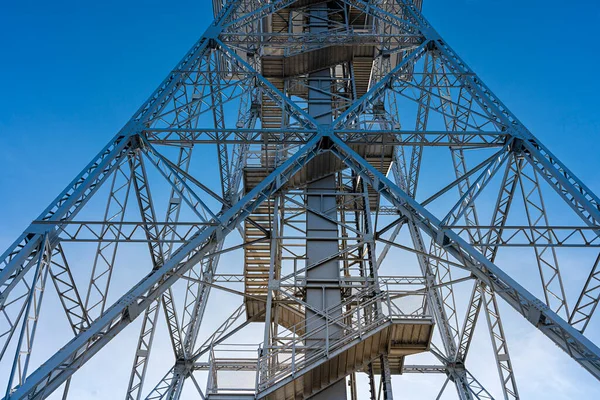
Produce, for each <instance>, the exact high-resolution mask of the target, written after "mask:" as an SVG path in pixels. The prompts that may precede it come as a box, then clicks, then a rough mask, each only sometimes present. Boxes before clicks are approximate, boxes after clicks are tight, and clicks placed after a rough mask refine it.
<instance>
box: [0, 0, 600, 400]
mask: <svg viewBox="0 0 600 400" xmlns="http://www.w3.org/2000/svg"><path fill="white" fill-rule="evenodd" d="M424 3H425V5H424V13H425V16H426V17H427V18H428V19H429V21H430V22H431V23H432V24H433V25H434V26H435V27H436V29H437V30H438V32H439V33H440V34H441V35H442V36H443V37H444V38H445V39H446V40H447V41H448V42H449V43H450V45H451V46H452V47H453V48H454V49H455V50H456V51H457V52H458V53H459V54H460V55H461V57H462V58H463V59H464V60H465V61H466V62H467V63H468V64H469V65H470V66H471V68H472V69H473V70H475V71H476V72H477V73H478V74H479V76H480V77H481V78H482V79H483V80H484V81H485V82H486V83H487V85H488V86H489V87H491V88H492V90H494V92H495V93H496V94H497V95H498V96H499V97H500V98H501V99H502V100H503V102H504V103H505V104H506V105H508V106H509V108H511V110H512V111H513V112H514V113H515V114H516V115H517V116H518V117H519V118H520V119H521V120H522V121H523V122H524V123H525V124H526V125H527V126H528V127H529V129H530V130H531V131H532V132H533V133H534V134H535V135H536V136H537V137H538V138H540V139H541V140H542V141H543V142H544V143H545V144H546V145H547V146H548V147H549V148H550V149H551V150H553V151H554V153H555V154H556V155H558V156H559V158H561V160H562V161H563V162H565V163H566V164H567V165H568V166H569V167H570V168H571V169H572V170H573V171H574V172H575V173H576V174H577V175H578V176H579V177H580V178H581V179H582V180H583V181H584V182H585V183H587V184H588V186H590V187H591V188H592V190H595V191H596V192H600V177H599V175H598V173H597V171H598V167H599V166H600V160H599V159H598V157H597V154H598V152H599V150H600V143H599V142H598V140H597V133H598V132H599V131H600V113H599V112H598V109H599V108H600V100H599V97H598V93H599V92H600V83H599V81H598V80H597V79H596V77H597V70H598V63H599V61H600V59H599V54H600V44H599V43H598V40H597V38H598V32H597V26H598V25H599V23H600V4H598V3H597V2H595V1H590V0H583V1H578V2H564V1H557V0H549V1H541V0H530V1H515V0H509V1H499V0H485V1H484V0H456V1H447V0H424ZM211 19H212V12H211V10H210V2H209V1H179V2H176V3H175V2H166V1H157V0H149V1H127V2H124V1H120V2H117V1H112V0H111V1H104V2H101V3H100V2H76V1H60V0H58V1H54V2H43V1H19V2H10V4H8V2H5V3H3V5H2V6H0V49H1V50H0V51H1V52H2V53H1V54H2V57H1V58H0V76H1V77H2V79H3V83H2V90H3V96H1V97H0V171H1V172H0V193H2V196H0V209H2V210H3V214H4V216H3V218H2V222H1V223H0V247H1V248H5V247H6V246H7V245H9V244H10V243H11V242H12V240H14V238H15V237H16V236H17V235H18V234H19V233H20V232H21V231H22V230H23V229H24V228H25V227H26V226H27V224H28V223H29V222H30V221H31V220H32V219H33V218H35V217H36V216H37V215H38V214H39V212H41V211H42V210H43V209H44V208H45V207H46V205H47V204H48V203H49V202H50V201H51V200H52V199H53V198H54V197H55V196H56V194H57V193H58V192H59V191H61V190H62V189H63V188H64V186H65V185H66V184H67V183H68V182H69V181H70V180H71V179H72V178H73V176H74V175H75V174H76V173H78V172H79V171H80V169H81V168H82V167H83V166H84V165H85V164H86V163H87V162H88V161H89V160H90V158H91V157H92V156H93V155H94V154H95V153H96V152H97V151H98V150H99V149H100V148H101V147H102V146H103V145H104V144H105V143H106V142H107V141H108V140H109V139H110V138H111V137H112V136H113V135H114V133H115V132H116V131H117V130H118V129H119V128H120V127H121V126H122V125H123V124H124V123H125V122H126V121H127V120H128V118H129V117H130V116H131V114H132V113H133V112H134V111H135V110H136V109H137V107H138V106H139V105H140V104H141V103H142V102H143V101H144V100H145V99H146V97H147V96H148V95H149V94H150V93H151V92H152V90H153V89H154V88H155V87H156V86H157V85H158V83H159V82H160V81H161V80H162V79H163V77H164V76H165V75H166V74H167V73H168V72H169V71H170V69H171V68H172V67H173V65H174V64H175V63H176V62H177V61H178V60H179V59H180V58H181V56H182V55H183V54H184V53H185V51H187V49H188V48H189V47H190V45H191V44H192V43H193V42H194V41H195V40H196V39H197V38H198V37H199V35H201V33H202V32H203V30H204V28H205V26H206V25H207V24H208V23H209V22H210V20H211ZM595 327H598V325H595ZM528 335H529V333H528ZM597 337H598V335H596V338H597ZM545 345H546V346H547V348H548V349H549V351H555V347H554V346H553V345H552V344H551V343H550V342H547V343H546V344H545ZM515 347H519V348H521V349H527V348H529V349H533V350H531V351H535V352H537V353H535V354H538V353H544V352H545V350H546V348H545V347H542V346H539V345H538V342H537V339H536V336H527V337H525V338H524V340H523V342H522V344H518V345H515ZM557 354H558V355H557ZM540 357H542V358H541V359H540V360H545V362H544V365H554V364H549V363H550V362H555V363H556V365H557V366H558V365H562V364H561V363H562V362H565V361H566V362H568V367H569V371H570V372H571V368H575V369H577V370H576V371H573V372H572V375H568V377H569V379H570V381H569V382H567V383H565V385H567V387H571V385H573V386H575V387H579V388H583V389H582V390H583V392H581V394H580V396H581V397H580V398H590V397H589V396H590V395H591V394H592V393H594V392H595V393H597V392H598V390H599V387H600V386H599V385H598V383H597V382H595V381H594V380H592V379H590V378H589V377H588V376H586V375H585V374H584V373H582V371H579V367H577V366H576V365H575V364H574V363H571V362H569V361H568V359H567V358H566V357H564V356H562V355H560V353H551V354H550V356H548V355H545V356H540ZM543 357H547V358H543ZM530 358H532V359H536V358H535V356H531V354H530ZM548 360H551V361H548ZM526 364H527V363H526V361H525V360H524V361H523V364H522V365H526ZM527 365H528V366H527V367H525V366H523V367H522V370H525V369H527V370H529V369H531V370H535V369H538V368H541V371H546V370H545V369H544V368H547V372H546V373H547V374H549V375H548V376H550V377H552V379H554V380H555V381H556V380H557V379H561V378H564V376H565V375H564V373H563V372H562V370H561V372H560V373H557V372H556V370H554V369H552V368H548V367H547V366H546V367H543V366H541V365H536V363H530V364H527ZM552 373H555V375H551V374H552ZM561 374H562V375H561ZM532 379H533V378H532ZM538 380H539V377H538ZM530 393H536V391H535V390H534V389H531V392H530ZM550 396H554V397H548V398H556V399H559V398H568V397H563V396H562V395H561V394H556V393H554V394H551V395H550ZM90 398H102V396H99V397H90ZM529 398H535V397H529Z"/></svg>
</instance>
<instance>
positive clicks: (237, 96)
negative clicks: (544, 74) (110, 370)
mask: <svg viewBox="0 0 600 400" xmlns="http://www.w3.org/2000/svg"><path fill="white" fill-rule="evenodd" d="M213 8H214V13H215V21H214V23H213V24H211V25H210V26H209V27H208V28H207V30H206V32H205V33H204V35H203V36H202V38H201V39H200V40H199V41H198V42H197V43H196V44H195V45H194V46H193V47H192V49H190V51H189V52H188V53H187V54H186V55H185V56H184V58H183V59H182V60H181V61H180V63H179V64H178V65H177V66H176V67H175V68H174V69H173V71H172V72H171V73H170V74H169V76H168V77H167V78H166V79H165V80H164V81H163V82H162V83H161V85H160V86H159V88H158V89H157V90H156V91H155V92H154V93H153V94H152V95H151V96H150V98H149V99H148V100H147V101H146V102H145V103H144V104H143V105H142V106H141V107H140V109H139V110H138V111H137V112H136V113H135V114H134V116H133V117H132V119H131V120H130V121H129V122H127V123H126V124H125V126H124V127H123V128H122V130H121V131H120V132H118V133H117V135H116V136H115V137H114V138H113V139H112V140H111V141H110V142H109V144H108V145H107V146H106V147H105V148H104V149H102V150H101V151H100V152H99V153H98V155H96V156H95V157H94V158H93V159H92V161H91V162H90V163H89V164H88V165H87V166H86V167H85V168H84V169H83V170H82V172H81V173H80V174H79V175H78V176H77V177H75V179H74V180H73V181H72V182H71V183H70V184H69V185H68V186H67V187H66V188H65V190H64V191H63V192H62V193H61V194H59V196H58V197H57V198H56V199H55V200H54V201H53V202H52V203H51V204H50V205H49V206H48V208H47V209H46V210H44V212H42V213H41V214H40V216H39V217H38V218H37V219H36V220H35V221H33V222H32V224H31V225H30V226H29V227H28V228H27V229H26V230H25V231H24V232H23V234H22V235H21V236H19V237H18V238H17V239H16V241H15V242H14V243H13V245H11V246H10V247H9V248H8V249H7V250H6V251H5V252H4V253H3V254H2V256H1V257H0V320H1V325H0V361H1V363H2V366H6V369H7V370H8V371H9V373H8V374H7V377H6V382H5V384H6V390H5V392H4V399H5V400H8V399H22V398H29V399H41V398H46V397H48V396H49V395H50V394H52V393H53V392H55V391H57V390H58V389H59V388H60V390H62V392H63V396H64V398H67V397H68V395H69V387H70V385H71V382H72V380H74V381H76V380H77V377H78V374H77V373H76V372H77V370H78V369H79V368H80V367H82V366H83V365H85V364H86V363H87V362H88V361H89V360H91V359H92V358H93V357H94V356H95V355H96V354H97V353H98V352H100V351H106V350H107V349H104V347H105V346H106V345H107V344H108V343H109V342H110V341H111V340H112V339H113V338H114V337H116V336H117V335H122V334H123V330H124V329H125V328H126V327H127V326H129V325H130V324H131V323H132V322H134V321H135V320H136V319H138V318H139V319H140V320H141V331H140V333H139V337H138V340H137V341H136V344H137V345H136V348H135V349H133V348H132V351H131V354H129V355H121V354H120V355H115V357H118V359H119V360H123V357H126V360H127V362H130V360H131V359H133V360H134V361H133V365H132V368H131V373H130V375H129V380H128V386H127V388H125V398H127V399H132V400H133V399H135V400H137V399H141V398H147V399H178V398H181V396H182V393H183V388H184V385H185V387H186V388H192V390H193V391H195V392H196V393H197V396H198V397H199V398H203V399H204V398H208V399H210V398H213V399H218V398H227V397H229V398H302V397H306V398H309V397H310V398H346V396H349V397H350V398H352V399H355V398H358V397H359V395H360V396H361V397H363V395H364V396H368V397H370V398H372V399H376V398H383V399H392V398H393V383H394V384H395V378H394V375H397V374H400V373H405V374H407V373H422V374H430V373H431V374H436V373H443V374H445V375H446V377H447V379H446V380H445V382H444V383H443V385H442V386H441V387H440V391H439V393H440V395H442V393H446V394H448V393H449V387H450V386H452V384H454V385H453V386H454V387H455V390H456V396H457V397H458V398H460V399H490V398H494V396H495V397H497V398H501V397H503V398H505V399H518V398H520V396H519V390H518V386H517V381H518V376H517V374H515V371H514V369H513V362H512V360H511V357H510V351H509V345H508V343H510V334H509V333H507V331H509V329H507V328H508V327H507V325H508V324H506V323H503V320H502V317H501V315H500V308H501V307H500V306H499V303H501V302H502V301H503V302H505V303H506V304H508V305H509V306H510V307H512V308H513V309H514V310H515V311H516V312H517V313H518V314H519V315H520V316H522V317H523V318H524V319H525V320H526V321H528V322H529V323H530V324H531V325H532V327H533V328H532V329H537V330H539V331H540V332H542V333H543V334H544V335H545V336H546V337H547V338H548V341H547V345H548V346H551V345H552V343H554V344H555V345H557V346H558V347H559V348H560V349H562V350H563V351H564V352H565V356H564V357H565V361H567V360H568V358H569V357H570V358H571V359H572V361H571V362H572V363H573V364H579V365H580V366H581V367H583V368H584V369H585V370H587V371H588V372H589V373H590V374H591V375H592V376H594V377H596V378H597V379H599V380H600V349H599V348H598V346H597V345H596V344H595V343H593V342H592V341H590V340H589V339H588V338H587V337H586V336H585V332H586V328H587V327H588V325H589V323H590V321H591V320H593V316H594V315H593V314H594V311H595V310H596V308H597V304H598V302H599V299H600V291H599V290H598V288H599V287H600V286H599V285H598V282H599V279H600V278H599V277H600V272H599V271H600V267H599V266H598V265H599V264H600V263H599V261H598V260H600V257H598V256H597V249H596V248H597V247H598V246H599V245H600V239H598V236H599V234H600V224H599V222H600V199H599V198H598V196H596V195H595V194H594V193H593V192H592V191H591V190H590V189H589V188H588V187H587V186H586V185H585V184H584V183H583V182H581V181H580V180H579V179H578V178H577V177H576V176H575V175H574V174H573V173H572V172H571V171H570V170H569V169H568V168H567V167H566V166H565V165H564V164H563V163H562V162H561V161H560V160H559V159H558V158H556V156H554V155H553V154H552V153H551V152H550V151H549V150H548V149H547V148H546V147H545V146H544V145H543V144H542V143H541V142H540V140H539V139H538V138H537V137H535V136H534V135H533V134H532V133H531V132H529V131H528V130H527V128H526V127H525V126H524V125H523V124H522V123H521V122H520V121H519V120H518V119H517V118H516V117H515V116H514V115H513V114H512V113H511V111H509V110H508V108H507V107H506V106H505V105H504V104H503V103H502V102H501V101H500V100H499V99H498V98H497V97H496V96H495V95H494V94H493V92H492V91H491V90H490V89H489V88H488V87H487V86H486V85H485V84H484V83H483V82H482V80H481V79H480V78H479V77H478V76H477V75H476V74H475V73H474V72H473V71H472V70H470V68H469V67H468V66H467V65H466V64H465V63H464V61H462V60H461V59H460V58H459V56H458V55H457V54H456V53H455V52H454V51H453V50H452V48H451V47H450V46H449V45H448V44H447V43H446V42H445V41H444V40H443V39H442V38H441V37H440V35H439V34H438V33H437V32H436V31H435V30H434V28H433V27H432V26H431V25H430V24H429V23H428V22H427V20H426V19H425V18H424V17H423V15H422V13H421V2H420V1H417V0H414V1H411V0H395V1H391V0H374V1H366V0H338V1H333V2H321V1H311V0H295V1H293V0H275V1H255V0H232V1H220V0H214V1H213ZM429 151H431V152H437V153H435V154H436V158H435V160H433V163H432V160H431V159H429V160H428V159H427V156H426V155H427V154H428V152H429ZM208 152H212V157H214V159H215V165H216V170H217V171H218V176H214V177H212V179H210V178H209V177H207V176H205V175H204V174H203V171H201V170H198V169H197V168H196V169H195V167H194V162H199V160H198V157H202V155H205V154H208ZM442 152H445V154H446V156H447V157H448V160H450V163H448V164H442V162H441V156H440V155H439V154H441V153H442ZM199 155H200V156H199ZM428 162H429V163H432V165H433V168H432V167H431V166H430V167H429V168H426V167H424V166H425V165H427V163H428ZM431 169H433V171H434V175H433V176H434V177H435V178H436V179H438V180H439V181H440V183H439V184H438V185H437V186H434V185H432V183H431V182H432V181H435V180H436V179H432V178H431V176H432V175H431ZM428 170H429V172H428ZM427 173H429V174H430V175H429V177H428V175H427ZM215 182H217V184H214V183H215ZM550 192H554V193H552V194H553V195H554V196H555V200H553V201H550V202H549V201H547V200H546V199H545V197H546V196H548V193H550ZM485 196H488V201H483V200H482V198H484V197H485ZM162 197H166V200H165V199H163V200H162V202H161V200H160V199H161V198H162ZM489 198H491V199H492V200H491V201H490V200H489ZM98 199H100V200H99V201H98ZM556 199H558V200H556ZM98 203H100V204H101V206H100V207H98V205H97V204H98ZM490 203H492V204H491V206H490ZM557 204H560V205H561V206H562V208H560V210H561V211H555V209H557V208H558V206H557ZM565 210H566V211H568V212H569V213H570V217H571V219H570V220H569V224H566V225H553V222H552V221H553V212H561V213H565ZM94 212H95V214H94ZM90 215H97V217H95V218H94V217H90ZM80 216H81V217H80ZM82 243H93V244H94V246H93V248H91V249H92V250H91V254H90V257H91V260H92V262H91V264H90V267H89V268H87V269H85V268H84V267H82V266H80V265H78V266H77V267H75V264H76V262H75V263H74V262H73V261H74V256H73V255H70V254H69V249H68V248H67V247H68V246H71V245H77V244H82ZM140 243H141V244H145V248H144V254H145V255H146V257H147V258H146V259H147V260H149V261H139V263H140V264H141V265H139V270H141V271H142V273H141V274H140V276H139V278H140V280H139V282H138V283H136V284H134V285H132V286H131V287H129V288H128V289H127V290H123V291H122V292H121V293H114V287H115V284H116V283H118V282H115V279H116V278H115V274H118V269H119V265H118V262H117V260H118V256H119V254H122V253H123V252H124V251H126V250H125V249H126V248H128V247H127V246H132V245H135V244H140ZM522 248H529V249H530V250H531V252H530V260H529V261H527V263H526V267H527V268H528V269H529V271H530V274H529V275H528V276H527V279H526V281H524V279H523V278H522V277H517V276H511V274H508V273H507V272H506V268H505V265H503V261H502V258H501V256H500V254H501V253H502V252H508V253H510V252H513V251H515V252H516V251H517V250H518V249H522ZM88 249H90V247H88ZM136 249H137V250H136V251H139V250H140V248H139V247H137V248H136ZM594 249H596V250H594ZM567 250H568V251H577V250H581V251H587V252H589V251H595V253H594V256H593V257H590V261H589V272H587V273H586V274H585V276H584V277H582V279H581V282H580V286H581V291H580V294H578V296H576V297H575V298H572V297H571V298H570V297H569V296H568V291H567V290H565V287H564V283H563V282H565V281H567V279H568V280H569V281H573V280H574V278H571V276H570V275H569V271H563V270H561V268H560V265H559V259H560V258H561V257H560V256H561V254H563V253H561V252H562V251H567ZM232 254H234V255H236V256H235V258H232V256H231V255H232ZM569 254H570V253H569ZM224 259H225V260H227V263H228V265H227V266H226V267H225V268H226V269H225V270H223V267H221V268H219V266H220V265H222V264H223V260H224ZM140 260H142V258H140ZM231 260H236V261H235V262H234V263H233V264H236V265H229V264H231ZM232 267H233V268H232ZM84 269H85V270H84ZM232 271H233V272H232ZM80 276H85V280H82V279H81V278H79V277H80ZM565 276H568V278H564V277H565ZM531 277H534V278H531ZM48 279H50V280H51V281H52V285H49V284H48V283H47V280H48ZM82 282H83V283H82ZM48 290H55V291H56V293H57V294H58V300H59V306H60V307H61V308H62V310H64V311H61V312H63V313H64V315H65V318H66V320H67V321H68V326H69V327H70V330H71V333H70V335H69V336H68V337H64V341H63V343H64V346H62V347H61V348H59V349H56V352H55V353H54V355H53V356H51V357H50V358H48V359H47V360H46V361H45V362H43V363H41V362H38V361H36V359H35V358H34V357H32V352H33V351H34V346H33V344H34V341H35V339H36V336H39V335H43V334H48V333H47V332H45V331H44V330H43V327H40V326H38V325H40V324H38V322H39V321H40V313H41V312H51V311H52V310H49V311H46V310H45V309H44V308H43V307H42V300H44V299H46V297H47V296H44V293H45V292H46V291H48ZM217 291H220V292H225V293H228V294H230V295H236V296H239V297H240V302H241V303H242V304H241V305H240V306H239V307H237V305H236V307H235V308H233V309H232V310H230V312H228V313H225V314H226V315H217V314H218V313H215V312H214V309H211V308H210V307H209V304H210V303H209V302H210V301H211V299H212V298H213V297H214V296H212V295H211V294H213V293H215V292H217ZM111 298H112V299H116V301H114V302H113V303H112V304H111V300H109V299H111ZM408 300H410V301H408ZM411 301H412V302H411ZM54 311H56V310H54ZM161 314H164V315H163V316H161ZM223 319H224V320H223ZM482 319H485V320H486V324H487V328H488V329H487V330H488V332H489V335H490V338H491V342H490V343H491V348H492V349H491V350H492V352H491V353H493V355H494V357H493V359H490V360H489V362H490V363H491V364H494V366H495V367H496V369H497V371H498V379H499V381H498V382H499V383H500V384H499V388H500V389H499V390H498V393H491V391H488V390H487V389H486V388H484V387H483V385H482V383H481V381H479V380H478V379H477V378H476V377H475V376H474V375H473V372H474V371H470V370H469V369H468V368H467V366H469V365H470V362H471V360H472V359H473V357H477V355H473V354H471V355H470V357H468V356H469V349H470V348H471V345H472V343H473V340H475V338H474V337H475V330H476V326H477V324H478V322H479V321H481V320H482ZM433 322H435V325H432V323H433ZM211 323H212V324H213V325H214V326H215V330H214V331H213V332H211V333H210V334H209V335H208V337H206V338H201V336H202V335H204V333H203V332H202V328H203V327H205V326H209V325H210V324H211ZM160 325H164V326H165V327H166V328H167V329H166V332H167V335H168V340H169V347H170V348H172V353H173V356H172V360H170V361H169V363H168V365H164V363H162V365H160V364H161V363H156V360H154V362H153V358H152V355H153V354H154V353H153V352H152V349H153V344H154V343H155V340H156V336H155V333H156V331H157V327H158V326H160ZM256 325H258V326H261V327H262V328H264V330H263V334H262V335H259V337H258V338H254V339H256V340H254V342H253V345H255V346H254V347H253V348H252V351H250V353H251V356H245V357H243V356H242V353H243V352H242V351H241V350H234V351H233V355H232V351H231V350H225V348H226V346H239V345H241V343H238V342H236V341H237V340H239V338H240V336H239V335H240V334H243V333H245V332H246V331H247V330H249V327H252V326H256ZM432 326H433V327H434V328H431V329H435V330H436V335H435V336H434V339H433V341H431V331H428V330H427V329H428V328H427V327H432ZM409 328H410V329H409ZM402 329H406V330H407V331H409V330H410V332H413V333H412V336H411V335H407V336H401V335H400V334H399V333H398V332H400V331H401V330H402ZM419 332H420V333H419ZM428 332H429V333H428ZM394 334H398V335H399V336H398V337H394V338H392V337H393V335H394ZM386 335H387V336H386ZM254 336H256V335H254ZM199 343H202V344H199ZM361 343H363V344H362V345H361ZM365 343H369V346H370V347H368V348H367V346H366V345H364V344H365ZM244 346H248V343H247V342H246V343H244ZM361 346H363V347H361ZM418 346H423V347H422V348H420V347H419V349H418V350H415V348H416V347H418ZM241 348H242V347H236V349H241ZM224 351H230V352H229V353H226V354H227V355H225V356H223V355H222V354H223V353H222V352H224ZM417 352H424V353H426V354H427V356H428V357H430V358H429V361H427V362H412V361H411V357H412V356H413V354H415V353H417ZM115 359H116V358H115ZM36 363H37V364H36ZM149 368H163V371H166V373H165V374H164V377H163V379H162V380H161V381H160V382H158V383H156V384H155V385H154V386H151V385H152V384H154V382H146V375H147V371H148V369H149ZM323 368H327V369H326V370H325V369H323ZM232 371H233V372H238V373H241V372H244V373H250V374H252V376H253V378H254V379H253V383H252V384H251V385H246V386H243V385H242V384H241V383H239V382H233V386H231V385H232V384H231V382H230V384H229V385H224V378H223V375H222V374H223V372H232ZM201 374H205V375H201ZM360 374H366V376H367V379H366V382H367V383H366V384H364V385H362V384H360V383H357V382H358V380H357V376H359V375H360ZM200 376H202V378H203V379H204V378H206V381H207V384H206V387H205V388H202V387H201V385H200V383H201V382H202V381H201V379H200ZM190 382H191V384H190ZM236 385H238V386H236ZM347 388H348V389H347ZM346 392H348V393H346ZM115 393H116V394H115V395H116V396H117V395H118V396H121V392H120V391H119V392H118V393H117V392H116V389H115Z"/></svg>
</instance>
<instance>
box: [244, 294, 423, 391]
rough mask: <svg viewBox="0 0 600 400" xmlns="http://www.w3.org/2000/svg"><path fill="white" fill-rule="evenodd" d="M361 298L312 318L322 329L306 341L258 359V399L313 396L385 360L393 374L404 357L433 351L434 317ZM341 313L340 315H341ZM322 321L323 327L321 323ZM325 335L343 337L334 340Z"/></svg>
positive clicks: (293, 340)
mask: <svg viewBox="0 0 600 400" xmlns="http://www.w3.org/2000/svg"><path fill="white" fill-rule="evenodd" d="M363 296H364V293H363V294H360V295H356V296H352V297H350V298H348V299H346V300H344V301H343V302H342V303H341V304H340V305H338V306H336V307H335V309H330V310H327V313H326V315H327V316H330V315H336V316H335V317H325V316H322V315H320V316H314V317H313V318H315V321H308V320H307V322H306V323H307V324H309V323H312V324H315V323H320V327H319V328H317V329H314V330H313V329H311V330H310V332H309V333H308V334H306V335H303V336H298V335H295V334H293V333H292V334H291V335H290V336H289V337H288V338H281V337H279V338H278V340H277V343H281V345H278V346H275V347H272V348H269V349H268V350H269V351H268V352H267V353H266V354H265V355H264V356H263V357H261V358H260V359H259V363H258V366H259V383H258V390H257V394H256V398H257V399H269V400H293V399H302V398H308V397H311V396H314V395H315V394H317V393H319V392H320V391H322V390H324V389H326V388H327V387H329V386H330V385H332V384H334V383H336V382H337V381H339V380H340V379H343V378H344V377H345V376H347V375H349V374H351V373H353V372H357V371H362V370H364V369H365V367H366V366H367V365H368V364H369V363H371V362H374V364H375V368H379V369H381V367H380V366H379V367H377V363H378V361H377V360H378V359H379V357H380V356H382V355H388V356H389V357H390V363H391V364H392V367H393V368H394V370H396V369H398V368H399V367H398V366H400V368H401V366H402V365H403V363H404V357H405V356H407V355H410V354H416V353H419V352H424V351H427V350H428V349H429V345H430V343H431V336H432V333H433V322H432V319H431V317H429V316H425V315H404V314H403V313H402V312H401V310H399V309H397V308H395V306H394V305H393V302H392V301H391V300H390V297H389V294H388V293H386V292H382V293H380V294H379V295H377V296H375V297H363ZM340 310H341V311H342V312H341V313H340ZM319 321H320V322H319ZM323 331H326V332H334V331H335V332H339V334H335V335H334V336H330V335H325V338H326V339H322V337H323Z"/></svg>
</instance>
